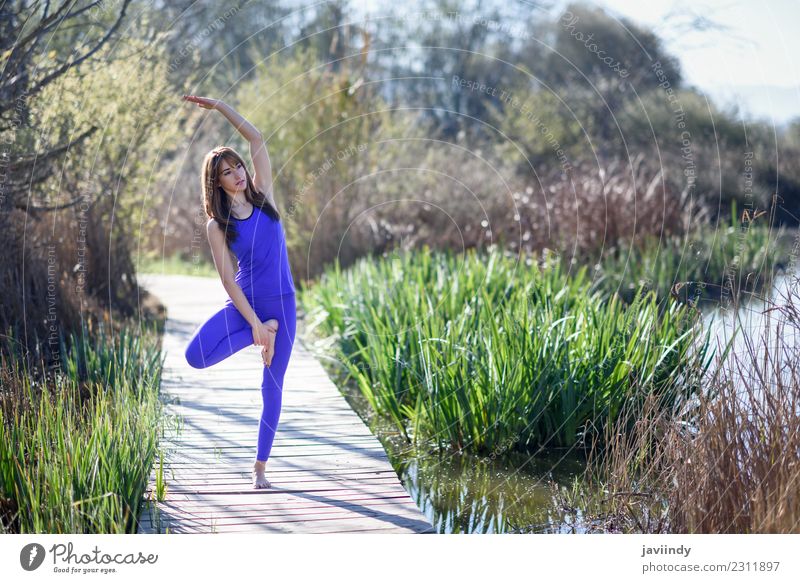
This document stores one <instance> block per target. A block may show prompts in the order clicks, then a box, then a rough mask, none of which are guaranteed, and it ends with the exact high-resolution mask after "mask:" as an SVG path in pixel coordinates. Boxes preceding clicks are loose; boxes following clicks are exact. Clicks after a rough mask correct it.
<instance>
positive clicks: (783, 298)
mask: <svg viewBox="0 0 800 583" xmlns="http://www.w3.org/2000/svg"><path fill="white" fill-rule="evenodd" d="M787 296H788V297H791V300H792V303H793V304H794V305H795V306H796V308H797V309H798V311H800V286H798V280H797V277H796V276H794V275H792V276H786V275H780V276H778V277H776V279H775V284H774V286H773V287H772V289H771V290H770V292H769V295H768V297H767V298H766V299H765V298H758V297H756V298H753V299H752V300H751V301H749V302H747V303H743V304H741V305H740V306H739V308H738V310H736V311H734V310H733V309H732V308H728V309H723V308H722V307H720V306H714V307H710V308H709V309H707V310H703V314H704V317H703V325H704V326H706V327H710V328H711V338H712V348H713V347H714V346H715V344H713V343H714V342H715V339H716V346H717V353H718V354H721V353H722V350H723V349H724V346H725V344H727V343H728V342H729V341H730V340H731V338H733V345H732V348H731V352H732V353H735V355H736V356H737V357H738V359H739V360H740V362H752V361H753V355H755V356H756V358H757V360H758V363H759V368H760V369H762V370H763V369H765V368H771V365H770V363H772V366H774V365H777V369H778V370H780V371H781V372H780V374H781V375H782V378H783V379H784V381H789V380H790V379H791V374H790V372H791V371H790V369H789V365H790V364H793V363H797V362H800V333H799V332H800V330H799V329H800V323H798V322H791V321H790V320H788V319H787V314H786V312H785V311H782V310H780V309H772V308H776V307H780V306H784V305H785V304H786V303H787V301H788V300H787ZM762 336H763V338H764V339H765V340H766V341H765V340H762ZM765 353H766V354H765ZM765 358H767V359H768V360H767V361H766V362H765V360H764V359H765ZM715 363H716V361H715ZM713 366H714V364H712V369H710V370H709V372H712V371H713ZM767 376H768V377H772V376H774V375H772V373H769V374H768V375H767ZM731 378H733V379H734V383H736V386H737V387H739V388H742V389H743V388H744V385H743V380H744V379H747V380H748V384H749V385H756V386H757V385H758V384H759V383H760V382H761V379H760V378H759V377H758V371H757V369H756V368H755V367H750V368H747V369H743V370H741V371H739V370H737V374H736V375H731Z"/></svg>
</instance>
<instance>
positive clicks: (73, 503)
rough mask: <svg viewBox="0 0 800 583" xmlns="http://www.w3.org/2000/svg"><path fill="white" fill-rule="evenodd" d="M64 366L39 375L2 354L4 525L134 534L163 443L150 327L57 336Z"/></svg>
mask: <svg viewBox="0 0 800 583" xmlns="http://www.w3.org/2000/svg"><path fill="white" fill-rule="evenodd" d="M61 354H62V355H63V359H62V366H61V370H60V371H57V372H56V373H55V374H48V375H41V376H40V378H42V379H43V380H40V381H34V380H33V376H34V375H32V374H30V373H31V372H32V371H29V370H26V366H28V365H26V364H24V363H25V361H24V359H13V358H10V359H8V358H5V357H3V360H4V361H3V362H2V371H3V372H2V375H1V376H0V380H1V381H2V393H0V406H1V409H2V423H0V496H1V497H2V507H3V509H2V512H0V514H2V518H3V520H2V529H3V531H4V532H15V533H33V532H36V533H133V532H136V517H137V515H138V511H139V505H140V503H141V500H142V497H143V494H144V491H145V488H146V486H147V482H148V476H149V473H150V468H151V467H152V463H153V459H154V456H155V453H156V448H157V439H158V433H157V427H158V420H159V418H160V414H161V404H160V401H159V398H158V391H159V385H160V379H161V368H162V364H163V361H162V358H161V350H160V348H159V346H158V336H157V332H156V330H155V327H153V328H146V329H145V330H144V331H143V333H139V331H135V332H134V331H133V330H129V329H123V330H122V331H121V332H119V333H115V334H114V335H108V334H107V333H106V331H105V328H104V327H103V326H102V325H100V326H99V327H98V328H97V329H92V330H90V329H89V328H88V327H87V326H83V328H82V331H81V333H80V334H72V335H71V336H70V337H69V338H67V339H63V338H62V340H61Z"/></svg>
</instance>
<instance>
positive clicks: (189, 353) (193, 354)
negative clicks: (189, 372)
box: [184, 342, 206, 368]
mask: <svg viewBox="0 0 800 583" xmlns="http://www.w3.org/2000/svg"><path fill="white" fill-rule="evenodd" d="M184 356H185V357H186V362H188V363H189V366H191V367H192V368H206V363H205V359H204V358H203V353H202V351H201V350H200V347H199V346H197V343H195V342H191V343H190V344H189V346H188V347H187V348H186V352H185V353H184Z"/></svg>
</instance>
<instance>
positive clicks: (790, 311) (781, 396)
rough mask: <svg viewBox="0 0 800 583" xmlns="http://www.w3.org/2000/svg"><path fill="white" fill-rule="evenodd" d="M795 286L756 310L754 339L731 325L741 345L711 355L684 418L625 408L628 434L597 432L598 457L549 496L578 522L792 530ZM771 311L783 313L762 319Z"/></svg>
mask: <svg viewBox="0 0 800 583" xmlns="http://www.w3.org/2000/svg"><path fill="white" fill-rule="evenodd" d="M796 285H797V284H796V283H795V286H796ZM796 290H797V288H796V287H795V288H794V290H793V291H790V293H789V294H788V295H787V296H786V298H785V299H786V301H785V303H783V304H778V305H775V306H773V307H770V308H767V309H766V310H765V311H764V315H765V317H766V318H767V320H766V324H767V325H766V327H765V329H764V331H763V332H761V333H760V335H759V337H758V338H753V337H752V336H753V333H752V331H751V330H749V329H748V328H747V327H742V328H740V329H738V330H737V334H742V335H743V337H744V338H743V341H742V345H743V346H745V347H746V352H741V353H737V352H735V351H734V352H731V353H730V357H729V358H723V359H719V362H718V363H717V369H716V373H715V374H714V375H713V376H711V377H710V378H709V379H707V380H706V381H705V382H706V383H708V384H709V385H710V386H711V387H712V390H711V391H709V394H710V395H711V396H710V397H708V398H704V397H701V398H700V400H699V403H698V406H699V413H698V415H696V417H695V420H694V421H693V422H688V423H687V422H686V420H684V419H681V418H680V417H679V416H676V415H674V414H670V413H669V412H664V411H659V410H658V409H657V408H656V407H653V406H652V404H651V403H645V404H644V405H643V406H641V407H631V408H630V410H629V411H627V412H626V417H628V418H632V419H635V422H634V431H632V432H630V433H628V434H627V435H626V434H624V433H623V432H620V431H617V430H615V429H614V428H610V430H609V431H607V432H606V434H605V436H604V441H605V444H604V445H605V447H604V448H603V449H604V451H605V455H603V456H597V455H595V456H592V457H591V460H590V463H589V465H588V466H587V471H586V475H585V476H584V478H583V480H581V481H582V482H583V485H584V486H585V487H582V488H578V487H576V488H574V489H573V491H572V492H565V491H562V492H559V493H558V495H559V496H560V497H561V500H562V504H563V505H564V506H566V507H573V508H574V507H580V508H582V509H583V510H584V518H583V520H584V523H583V524H581V525H580V526H581V527H582V528H587V529H589V530H600V531H606V532H607V531H621V532H644V533H654V532H677V533H798V532H800V499H798V496H797V493H798V491H799V489H800V372H798V368H797V367H798V359H797V346H798V345H797V328H798V327H800V326H798V322H800V301H798V300H800V297H798V296H797V291H796ZM792 294H794V297H793V295H792ZM775 311H777V312H778V313H779V314H781V315H782V316H783V317H782V318H778V319H776V320H775V321H774V322H770V320H769V318H771V317H773V316H772V312H775ZM773 324H774V325H773ZM787 324H789V325H790V326H791V327H792V328H794V333H793V334H789V333H788V331H787V330H786V325H787ZM773 334H774V335H773ZM726 352H727V351H726ZM577 485H578V482H576V486H577ZM591 492H602V493H603V495H602V496H594V495H591V494H590V493H591Z"/></svg>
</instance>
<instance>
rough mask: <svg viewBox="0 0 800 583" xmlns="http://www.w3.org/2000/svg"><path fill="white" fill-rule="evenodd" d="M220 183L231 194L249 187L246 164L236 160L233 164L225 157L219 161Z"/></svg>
mask: <svg viewBox="0 0 800 583" xmlns="http://www.w3.org/2000/svg"><path fill="white" fill-rule="evenodd" d="M218 178H219V183H220V185H221V186H222V188H223V189H224V190H225V192H227V193H228V194H230V195H234V194H236V193H237V192H243V191H244V189H245V188H247V182H246V180H247V178H246V175H245V171H244V166H242V164H241V163H240V162H234V165H233V166H231V165H230V164H229V163H228V161H227V160H225V159H224V158H223V159H222V161H221V162H220V163H219V174H218Z"/></svg>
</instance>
